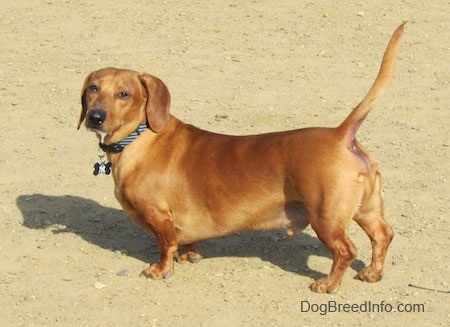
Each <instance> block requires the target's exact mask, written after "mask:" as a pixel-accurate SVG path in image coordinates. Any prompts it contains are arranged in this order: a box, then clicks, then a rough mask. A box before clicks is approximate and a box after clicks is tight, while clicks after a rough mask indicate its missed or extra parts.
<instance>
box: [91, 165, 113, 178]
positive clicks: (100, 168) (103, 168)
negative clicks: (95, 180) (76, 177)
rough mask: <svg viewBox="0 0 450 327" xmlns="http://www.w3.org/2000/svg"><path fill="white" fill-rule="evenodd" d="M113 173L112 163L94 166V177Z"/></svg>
mask: <svg viewBox="0 0 450 327" xmlns="http://www.w3.org/2000/svg"><path fill="white" fill-rule="evenodd" d="M110 173H111V163H110V162H107V163H103V162H102V163H98V162H96V163H95V164H94V175H95V176H97V175H98V174H105V175H109V174H110Z"/></svg>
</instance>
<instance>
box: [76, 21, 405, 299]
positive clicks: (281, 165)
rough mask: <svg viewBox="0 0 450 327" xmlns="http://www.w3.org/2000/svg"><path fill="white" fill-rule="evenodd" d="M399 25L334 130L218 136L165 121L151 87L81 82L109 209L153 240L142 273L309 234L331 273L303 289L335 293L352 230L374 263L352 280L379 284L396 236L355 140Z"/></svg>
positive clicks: (136, 77)
mask: <svg viewBox="0 0 450 327" xmlns="http://www.w3.org/2000/svg"><path fill="white" fill-rule="evenodd" d="M404 25H405V23H403V24H401V25H400V26H399V27H398V28H397V29H396V30H395V32H394V34H393V35H392V38H391V39H390V41H389V44H388V46H387V48H386V51H385V53H384V57H383V60H382V64H381V68H380V71H379V73H378V75H377V77H376V80H375V82H374V84H373V85H372V87H371V88H370V90H369V91H368V93H367V95H366V96H365V97H364V99H363V100H362V101H361V102H360V103H359V104H358V105H357V106H356V107H355V108H354V109H353V111H351V113H350V114H349V115H348V117H347V118H346V119H345V120H344V121H343V122H342V123H341V124H340V125H339V126H338V127H336V128H305V129H298V130H292V131H284V132H276V133H268V134H261V135H247V136H229V135H222V134H216V133H212V132H208V131H204V130H201V129H198V128H196V127H194V126H192V125H189V124H186V123H184V122H181V121H180V120H178V119H177V118H175V117H174V116H172V115H171V114H170V113H169V107H170V94H169V91H168V89H167V87H166V85H165V84H164V83H163V82H162V81H161V80H160V79H159V78H157V77H154V76H152V75H149V74H145V73H144V74H140V73H138V72H135V71H131V70H126V69H116V68H104V69H101V70H98V71H94V72H92V73H90V74H89V75H88V76H87V77H86V79H85V81H84V84H83V87H82V91H81V104H82V111H81V115H80V119H79V123H78V129H79V128H80V126H81V125H82V123H83V121H85V126H86V127H87V129H89V130H91V131H94V132H95V133H96V134H97V136H98V138H99V140H100V147H101V148H102V149H103V151H105V152H106V153H107V158H108V160H109V161H110V169H111V171H112V176H113V178H114V182H115V196H116V198H117V199H118V201H119V202H120V204H121V205H122V207H123V209H124V211H125V212H126V213H127V214H128V215H129V216H130V217H131V219H132V220H133V221H134V222H135V223H136V224H138V225H139V226H140V227H142V228H143V229H144V230H145V231H147V232H148V233H150V234H152V235H153V236H154V238H155V239H156V242H157V244H158V246H159V249H160V260H159V262H158V263H154V264H152V265H150V266H149V267H148V268H146V269H145V270H144V271H143V272H142V274H143V275H144V276H146V277H150V278H152V279H162V278H168V277H170V276H171V275H172V274H173V272H174V260H175V259H177V260H178V262H180V263H185V262H188V261H190V262H197V261H199V260H200V259H201V258H202V253H201V247H200V243H199V242H200V241H201V240H204V239H210V238H215V237H220V236H225V235H229V234H232V233H236V232H240V231H247V230H269V229H277V228H285V229H286V230H287V235H288V237H293V236H294V235H296V234H297V233H299V232H300V231H302V230H303V229H305V228H306V227H307V226H308V225H309V224H311V227H312V229H313V230H314V231H315V233H316V234H317V237H318V238H319V239H320V240H321V241H322V242H323V243H324V245H325V246H326V247H327V248H328V249H329V250H330V251H331V253H332V257H333V264H332V267H331V271H330V273H329V275H328V276H327V277H326V278H322V279H318V280H316V281H314V282H313V283H312V285H311V286H310V288H311V289H312V290H313V291H315V292H319V293H327V292H328V293H334V292H337V291H338V289H339V287H340V284H341V281H342V278H343V275H344V272H345V270H346V269H347V267H348V266H349V265H350V264H351V262H352V261H353V260H354V259H355V257H356V255H357V250H356V247H355V245H354V244H353V243H352V241H351V240H350V239H349V237H348V235H347V234H346V230H347V227H348V225H349V224H350V222H351V220H354V221H356V222H357V223H358V224H359V226H360V227H361V228H362V229H363V230H364V231H365V232H366V233H367V235H368V236H369V238H370V241H371V244H372V260H371V264H370V265H369V266H368V267H366V268H364V269H363V270H362V271H360V272H359V273H358V275H357V277H358V278H359V279H361V280H363V281H367V282H376V281H378V280H380V278H381V276H382V272H383V265H384V261H385V257H386V252H387V250H388V247H389V245H390V243H391V241H392V239H393V235H394V234H393V230H392V228H391V227H390V226H389V225H388V224H387V223H386V221H385V220H384V204H383V195H382V189H381V175H380V172H379V169H378V167H377V164H376V163H375V162H374V161H373V160H372V159H371V158H370V157H369V155H368V153H367V152H366V150H365V149H364V148H363V147H362V146H361V144H360V143H359V142H358V141H357V140H356V133H357V131H358V128H359V126H360V125H361V123H362V122H363V121H364V119H365V118H366V116H367V114H368V113H369V111H370V110H371V108H372V106H373V103H374V101H375V99H376V98H377V97H378V95H379V94H380V93H381V91H382V90H383V89H384V88H385V87H386V86H387V84H388V83H389V82H390V80H391V79H392V75H393V70H394V61H395V56H396V52H397V49H398V45H399V40H400V38H401V36H402V34H403V29H404ZM179 245H184V247H183V250H182V251H181V252H180V253H179V252H178V250H179Z"/></svg>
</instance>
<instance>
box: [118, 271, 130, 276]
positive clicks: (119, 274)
mask: <svg viewBox="0 0 450 327" xmlns="http://www.w3.org/2000/svg"><path fill="white" fill-rule="evenodd" d="M129 274H130V272H129V271H128V269H123V270H121V271H119V272H117V274H116V276H128V275H129Z"/></svg>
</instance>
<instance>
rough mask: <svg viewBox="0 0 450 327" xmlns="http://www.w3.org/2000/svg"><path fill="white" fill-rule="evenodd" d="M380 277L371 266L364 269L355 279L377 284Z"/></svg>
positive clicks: (378, 272)
mask: <svg viewBox="0 0 450 327" xmlns="http://www.w3.org/2000/svg"><path fill="white" fill-rule="evenodd" d="M381 277H382V274H381V271H379V270H375V269H373V268H372V266H369V267H366V268H364V269H363V270H361V271H360V272H359V273H358V274H357V275H356V276H355V278H357V279H360V280H362V281H363V282H369V283H375V282H378V281H379V280H380V279H381Z"/></svg>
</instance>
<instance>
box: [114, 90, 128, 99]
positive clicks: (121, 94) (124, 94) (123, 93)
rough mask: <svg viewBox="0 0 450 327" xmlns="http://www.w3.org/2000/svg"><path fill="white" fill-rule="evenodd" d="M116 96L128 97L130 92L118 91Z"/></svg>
mask: <svg viewBox="0 0 450 327" xmlns="http://www.w3.org/2000/svg"><path fill="white" fill-rule="evenodd" d="M117 96H118V97H119V98H121V99H128V98H129V97H130V93H128V92H126V91H122V92H119V93H118V94H117Z"/></svg>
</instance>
